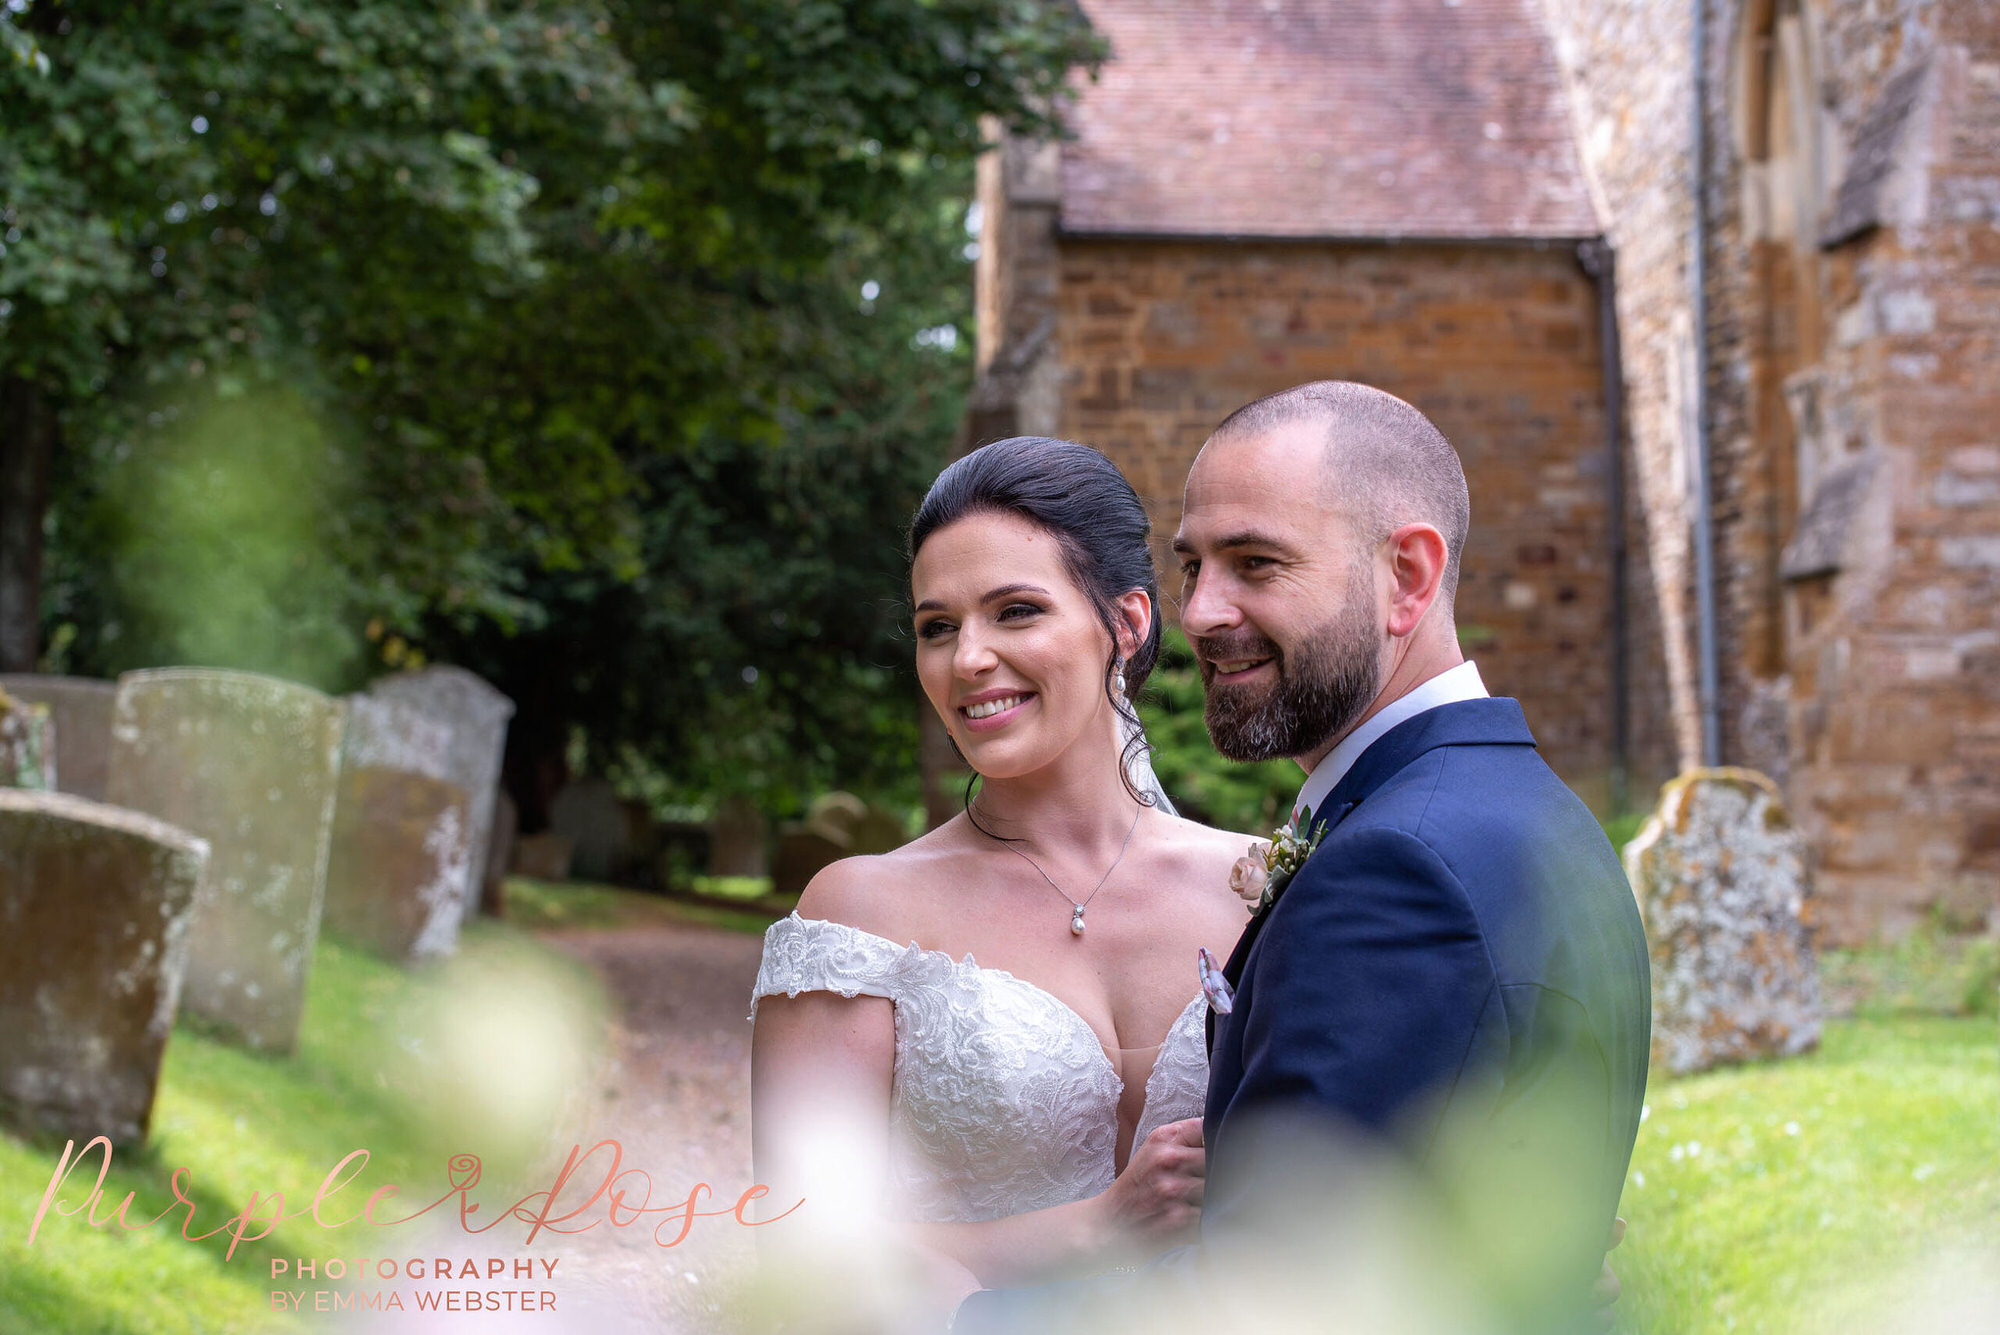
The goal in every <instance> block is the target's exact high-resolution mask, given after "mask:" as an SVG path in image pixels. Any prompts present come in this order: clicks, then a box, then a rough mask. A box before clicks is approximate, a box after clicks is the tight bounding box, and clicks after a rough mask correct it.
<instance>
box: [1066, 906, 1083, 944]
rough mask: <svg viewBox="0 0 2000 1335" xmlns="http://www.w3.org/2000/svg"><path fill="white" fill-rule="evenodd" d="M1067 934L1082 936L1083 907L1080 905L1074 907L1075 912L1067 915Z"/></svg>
mask: <svg viewBox="0 0 2000 1335" xmlns="http://www.w3.org/2000/svg"><path fill="white" fill-rule="evenodd" d="M1069 934H1070V935H1071V936H1082V935H1083V905H1081V904H1079V905H1077V906H1076V912H1074V913H1072V914H1070V915H1069Z"/></svg>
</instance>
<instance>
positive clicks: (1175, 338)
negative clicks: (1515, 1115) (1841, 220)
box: [1053, 237, 1636, 803]
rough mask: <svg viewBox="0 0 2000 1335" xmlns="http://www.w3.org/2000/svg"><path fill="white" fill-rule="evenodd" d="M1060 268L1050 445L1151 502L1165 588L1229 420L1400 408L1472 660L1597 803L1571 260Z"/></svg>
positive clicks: (1254, 246) (1160, 253)
mask: <svg viewBox="0 0 2000 1335" xmlns="http://www.w3.org/2000/svg"><path fill="white" fill-rule="evenodd" d="M1060 251H1061V259H1060V277H1059V281H1058V283H1057V286H1056V310H1057V321H1056V323H1057V328H1058V329H1059V331H1060V335H1059V338H1058V341H1057V346H1056V349H1055V351H1054V354H1053V355H1054V356H1055V357H1056V359H1057V361H1058V365H1059V368H1060V369H1059V384H1060V389H1061V401H1060V410H1059V416H1058V424H1057V425H1058V429H1059V431H1060V432H1061V433H1062V434H1064V435H1068V436H1071V437H1074V438H1076V439H1079V440H1084V441H1088V442H1090V443H1092V444H1094V445H1097V446H1099V447H1100V448H1102V449H1104V450H1105V451H1106V453H1108V454H1109V455H1110V456H1111V457H1112V458H1113V459H1114V460H1116V461H1117V462H1118V464H1119V466H1120V467H1121V468H1123V469H1124V470H1125V472H1126V474H1127V476H1128V477H1130V478H1131V480H1132V483H1133V485H1134V487H1135V488H1136V489H1137V490H1138V491H1139V492H1140V494H1141V496H1142V497H1144V499H1145V501H1146V504H1147V507H1148V509H1149V511H1150V512H1151V514H1152V516H1153V520H1154V525H1155V532H1156V534H1157V541H1158V551H1159V556H1160V561H1161V569H1162V576H1163V587H1164V588H1167V589H1173V588H1177V587H1178V584H1179V578H1178V574H1177V573H1175V566H1174V563H1173V561H1172V559H1171V554H1170V553H1169V552H1168V551H1167V543H1168V542H1169V541H1170V539H1171V537H1172V534H1173V532H1174V529H1175V527H1176V526H1177V524H1178V523H1179V517H1180V502H1181V488H1182V484H1183V482H1184V480H1185V478H1186V476H1187V470H1188V466H1189V464H1190V463H1191V462H1192V461H1193V459H1194V455H1195V452H1196V451H1197V450H1198V449H1199V448H1200V446H1201V443H1202V441H1203V440H1205V439H1206V438H1207V436H1208V433H1209V431H1210V430H1212V429H1213V428H1214V426H1215V424H1216V423H1217V422H1218V421H1220V420H1221V419H1222V418H1223V417H1224V416H1226V415H1227V414H1228V413H1229V412H1230V411H1231V410H1232V409H1234V408H1236V407H1238V406H1240V405H1241V404H1243V403H1246V402H1248V401H1249V400H1251V399H1253V398H1256V397H1258V396H1260V395H1263V394H1267V393H1271V392H1273V391H1275V390H1279V389H1283V388H1286V387H1289V386H1291V385H1295V384H1299V383H1301V382H1303V381H1307V380H1316V379H1327V378H1332V379H1350V380H1361V381H1365V382H1367V383H1369V384H1373V385H1377V386H1380V387H1381V388H1383V389H1386V390H1388V391H1390V392H1391V393H1394V394H1397V395H1400V396H1401V397H1403V398H1406V399H1408V400H1409V401H1410V402H1412V403H1414V404H1416V405H1417V406H1418V407H1419V408H1421V409H1423V410H1424V411H1425V412H1426V413H1428V414H1429V415H1430V416H1431V417H1432V418H1433V419H1434V420H1435V421H1436V422H1437V423H1438V425H1439V427H1440V428H1441V429H1443V431H1444V432H1445V434H1446V435H1447V436H1448V437H1449V438H1450V439H1451V441H1452V442H1453V444H1454V445H1456V446H1457V447H1458V450H1459V453H1460V455H1461V456H1462V458H1463V459H1464V462H1465V468H1466V474H1467V480H1468V485H1469V487H1470V489H1471V494H1472V515H1473V519H1472V532H1471V536H1470V538H1469V541H1468V547H1467V551H1466V553H1465V556H1464V560H1463V563H1462V574H1461V583H1460V591H1459V598H1458V621H1459V625H1460V627H1461V630H1462V633H1463V635H1464V638H1465V640H1466V645H1467V650H1468V653H1469V655H1470V656H1472V657H1473V658H1475V659H1476V661H1477V662H1478V663H1479V665H1480V670H1481V673H1482V674H1483V675H1484V677H1485V679H1486V681H1487V683H1488V685H1489V687H1490V688H1491V689H1492V690H1494V691H1495V692H1496V693H1504V694H1508V695H1514V696H1518V697H1519V698H1520V699H1521V700H1522V703H1523V705H1524V707H1525V708H1526V710H1527V713H1528V719H1529V722H1530V724H1531V726H1532V727H1533V728H1534V729H1535V733H1536V736H1537V738H1538V739H1539V740H1540V742H1541V744H1542V750H1543V753H1544V754H1545V755H1546V756H1547V757H1548V759H1549V761H1550V763H1551V764H1552V765H1554V766H1555V768H1556V769H1557V770H1558V772H1559V773H1561V774H1562V775H1563V776H1564V778H1565V779H1567V780H1569V781H1570V782H1571V783H1572V784H1573V785H1575V786H1577V787H1578V789H1579V791H1582V792H1584V793H1585V795H1586V796H1587V797H1589V798H1591V799H1593V800H1596V801H1599V802H1600V803H1601V802H1602V801H1603V799H1604V796H1605V780H1606V771H1607V766H1608V765H1609V761H1610V740H1611V713H1610V710H1611V703H1610V702H1611V699H1612V691H1611V680H1610V671H1611V669H1610V663H1611V652H1610V633H1611V630H1610V627H1611V597H1610V592H1609V587H1608V579H1609V571H1610V558H1609V552H1608V541H1609V533H1608V523H1607V514H1608V508H1607V498H1608V477H1607V468H1606V456H1605V450H1604V420H1603V384H1602V378H1601V377H1602V372H1601V363H1600V360H1599V353H1598V346H1599V344H1598V328H1597V313H1596V291H1595V287H1594V285H1593V283H1592V282H1591V280H1590V279H1589V278H1588V277H1587V276H1586V275H1585V274H1584V273H1583V271H1582V269H1581V267H1580V266H1579V264H1578V261H1577V257H1576V252H1575V249H1574V247H1573V246H1571V245H1563V244H1555V245H1548V246H1534V245H1526V244H1518V245H1495V244H1451V243H1440V244H1396V245H1384V244H1351V243H1350V244H1339V243H1309V242H1265V243H1257V242H1192V241H1190V242H1177V241H1131V240H1091V239H1083V238H1077V237H1065V238H1063V239H1062V241H1061V243H1060ZM1168 603H1169V608H1168V610H1169V614H1170V615H1171V613H1172V600H1171V599H1168ZM1635 697H1636V693H1635Z"/></svg>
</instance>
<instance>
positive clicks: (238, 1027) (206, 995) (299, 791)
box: [109, 668, 345, 1052]
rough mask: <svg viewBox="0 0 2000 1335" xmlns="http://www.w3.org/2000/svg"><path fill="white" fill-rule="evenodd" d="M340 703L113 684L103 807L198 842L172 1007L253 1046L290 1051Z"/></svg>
mask: <svg viewBox="0 0 2000 1335" xmlns="http://www.w3.org/2000/svg"><path fill="white" fill-rule="evenodd" d="M344 713H345V711H344V708H343V706H342V705H341V703H340V701H338V700H333V699H330V698H328V697H327V696H324V695H321V694H320V693H319V692H318V691H315V690H312V689H311V688H309V687H305V686H299V685H295V684H293V683H291V682H287V681H279V680H277V679H275V678H272V677H262V676H257V675H255V674H253V673H248V672H222V671H217V670H213V669H208V668H162V669H158V670H153V671H146V672H128V673H126V674H125V675H124V676H122V677H120V678H119V679H118V709H117V717H116V721H115V722H114V724H113V726H112V733H111V777H110V793H109V796H110V799H111V801H112V802H113V803H115V804H116V805H118V806H123V807H130V808H132V809H133V810H135V811H143V812H146V813H148V814H149V815H154V816H158V817H160V818H161V819H162V820H166V821H169V822H171V823H173V824H175V825H178V826H180V827H181V828H182V829H185V830H188V831H189V832H191V833H193V834H195V835H197V836H199V837H201V838H203V839H206V840H207V841H208V843H209V848H210V862H209V879H208V892H207V894H205V895H204V896H203V898H202V905H201V908H200V910H199V911H198V912H197V913H196V915H195V923H194V928H193V931H192V943H191V946H190V948H189V952H188V970H187V983H186V990H185V992H184V994H183V998H182V1000H183V1003H184V1005H185V1006H186V1007H187V1009H188V1010H189V1011H190V1012H192V1013H194V1014H197V1015H200V1016H202V1017H204V1018H206V1019H208V1020H211V1021H214V1022H215V1023H217V1024H219V1025H221V1026H223V1027H224V1028H226V1029H228V1030H231V1031H233V1032H234V1034H235V1035H236V1036H238V1037H239V1038H241V1039H242V1040H243V1041H244V1042H245V1043H247V1044H248V1045H249V1046H251V1047H254V1048H260V1049H264V1050H269V1051H279V1052H289V1051H290V1050H291V1049H292V1047H293V1045H294V1043H295V1042H296V1041H297V1038H298V1027H299V1015H300V1012H301V1011H302V1009H303V1008H304V1005H305V989H306V976H307V974H308V972H309V971H310V970H311V967H312V953H313V944H314V942H315V941H316V940H317V939H318V937H319V921H320V909H321V905H322V903H323V902H324V896H325V892H326V863H327V855H328V851H329V847H330V844H331V842H332V828H333V803H334V790H335V786H336V782H337V780H338V777H339V772H340V737H341V728H342V722H343V717H344Z"/></svg>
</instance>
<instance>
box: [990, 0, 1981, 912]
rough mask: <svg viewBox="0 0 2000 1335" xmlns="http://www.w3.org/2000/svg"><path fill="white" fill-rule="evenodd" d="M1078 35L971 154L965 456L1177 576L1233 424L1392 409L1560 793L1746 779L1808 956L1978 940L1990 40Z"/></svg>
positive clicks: (1311, 10) (1924, 0) (1733, 7)
mask: <svg viewBox="0 0 2000 1335" xmlns="http://www.w3.org/2000/svg"><path fill="white" fill-rule="evenodd" d="M1083 8H1084V10H1085V12H1086V13H1088V15H1089V16H1090V18H1091V20H1092V22H1093V24H1094V25H1095V26H1096V27H1097V29H1098V30H1099V32H1100V33H1101V34H1102V35H1103V36H1104V37H1105V39H1106V40H1107V42H1108V44H1109V47H1110V57H1109V59H1108V61H1107V62H1106V64H1105V66H1104V68H1103V70H1102V72H1101V74H1100V76H1099V77H1098V78H1097V79H1096V80H1095V81H1082V82H1080V83H1079V85H1078V90H1077V96H1076V99H1075V102H1074V104H1073V106H1072V107H1071V109H1070V112H1069V118H1068V119H1069V125H1070V134H1069V136H1068V137H1067V138H1066V139H1064V140H1063V141H1061V142H1050V143H1031V142H1021V141H1008V142H1004V143H1002V144H1001V145H1000V146H999V147H998V149H997V150H996V151H995V152H993V153H991V154H989V155H988V156H987V158H986V159H985V160H984V162H983V166H982V171H981V176H980V181H979V204H980V211H981V238H980V242H981V248H980V255H979V260H978V265H977V272H978V318H979V346H978V357H977V362H978V367H979V381H978V385H977V388H976V389H975V392H974V396H973V401H972V405H971V407H970V409H969V412H968V419H967V423H966V429H967V430H966V434H967V440H968V443H976V442H978V441H984V440H989V439H994V438H997V437H1000V436H1004V435H1010V434H1017V433H1023V432H1035V433H1043V434H1050V435H1059V436H1066V437H1070V438H1074V439H1079V440H1084V441H1088V442H1090V443H1092V444H1094V445H1097V446H1099V447H1100V448H1102V449H1104V450H1105V451H1106V452H1107V453H1108V454H1110V455H1111V457H1112V458H1113V459H1114V460H1116V461H1117V462H1118V463H1119V465H1120V466H1121V467H1122V468H1123V469H1124V470H1125V472H1126V474H1127V476H1129V477H1130V478H1131V479H1132V481H1133V484H1134V486H1135V487H1137V489H1138V490H1139V492H1140V494H1141V495H1142V496H1143V497H1144V498H1145V500H1146V503H1147V505H1148V507H1149V509H1150V510H1151V512H1152V515H1153V518H1154V522H1155V527H1156V532H1157V534H1158V541H1159V550H1160V559H1161V565H1162V570H1163V573H1164V572H1165V571H1167V570H1170V569H1171V562H1170V561H1169V560H1168V554H1167V551H1166V542H1167V539H1168V538H1169V537H1170V536H1171V534H1172V532H1173V530H1174V527H1175V525H1176V523H1177V522H1178V519H1179V505H1180V493H1181V484H1182V481H1183V479H1184V478H1185V476H1186V471H1187V467H1188V464H1189V463H1190V462H1191V460H1192V459H1193V456H1194V453H1195V451H1196V450H1197V449H1198V448H1199V447H1200V445H1201V442H1202V441H1203V440H1204V439H1205V438H1206V436H1207V433H1208V431H1209V430H1210V429H1211V428H1212V427H1213V426H1214V424H1215V423H1216V422H1217V421H1219V420H1220V419H1221V418H1222V417H1223V416H1224V415H1225V414H1227V413H1228V412H1229V411H1230V410H1231V409H1233V408H1235V407H1237V406H1238V405H1239V404H1241V403H1243V402H1245V401H1247V400H1249V399H1251V398H1254V397H1256V396H1258V395H1261V394H1264V393H1268V392H1270V391H1273V390H1277V389H1281V388H1284V387H1286V386H1289V385H1293V384H1296V383H1299V382H1301V381H1304V380H1311V379H1319V378H1339V379H1352V380H1362V381H1366V382H1368V383H1371V384H1375V385H1379V386H1381V387H1382V388H1384V389H1387V390H1389V391H1391V392H1393V393H1396V394H1399V395H1401V396H1402V397H1404V398H1406V399H1408V400H1410V401H1411V402H1413V403H1415V404H1416V405H1418V406H1419V407H1420V408H1422V409H1423V410H1424V411H1425V412H1427V413H1428V414H1430V416H1431V417H1432V418H1433V419H1434V420H1435V421H1436V422H1437V423H1438V424H1439V426H1440V427H1442V428H1443V430H1444V431H1445V433H1446V434H1447V435H1448V436H1450V437H1451V439H1452V441H1453V442H1454V444H1456V445H1457V446H1458V448H1459V451H1460V453H1461V455H1462V457H1463V458H1464V460H1465V465H1466V472H1467V476H1468V480H1469V482H1470V485H1471V490H1472V498H1473V533H1472V537H1471V540H1470V542H1469V544H1468V548H1467V551H1466V555H1465V559H1464V569H1463V576H1462V582H1461V590H1460V595H1459V600H1458V614H1459V622H1460V628H1461V635H1462V638H1463V640H1464V642H1465V645H1466V649H1467V652H1468V654H1469V655H1470V656H1472V657H1475V658H1476V659H1477V660H1478V662H1479V664H1480V668H1481V671H1482V673H1483V674H1484V676H1485V677H1486V680H1487V682H1488V684H1489V685H1490V686H1491V687H1492V688H1493V689H1494V690H1495V691H1496V692H1502V693H1506V694H1510V695H1514V696H1517V697H1519V698H1520V699H1521V701H1522V703H1523V705H1524V707H1525V708H1526V709H1527V712H1528V716H1529V721H1530V723H1531V724H1532V725H1533V727H1534V729H1535V731H1536V734H1537V736H1538V738H1539V739H1540V740H1541V743H1542V749H1543V753H1544V754H1545V755H1546V756H1547V757H1548V759H1549V761H1550V763H1551V764H1553V765H1554V766H1555V767H1556V769H1557V770H1558V771H1559V772H1560V773H1561V774H1562V775H1563V777H1564V778H1565V779H1566V780H1568V781H1569V782H1570V783H1571V784H1572V785H1573V786H1574V787H1576V788H1577V789H1578V791H1579V792H1582V793H1583V794H1584V795H1585V796H1586V798H1587V799H1588V800H1590V801H1591V802H1592V803H1593V804H1594V805H1596V806H1598V807H1599V808H1600V809H1602V810H1613V809H1617V808H1620V807H1622V806H1627V805H1630V806H1641V807H1643V806H1646V805H1649V804H1650V801H1651V797H1652V794H1653V792H1654V791H1655V789H1656V787H1657V785H1658V783H1659V782H1661V781H1662V780H1663V779H1665V778H1667V777H1669V776H1671V775H1672V774H1673V773H1675V772H1677V771H1679V770H1681V769H1685V768H1688V767H1691V766H1694V765H1698V764H1703V763H1709V764H1717V763H1720V764H1739V765H1747V766H1751V767H1754V768H1756V769H1760V770H1763V771H1765V772H1767V773H1769V774H1771V775H1772V776H1774V777H1775V778H1776V779H1777V780H1778V781H1779V782H1780V783H1781V784H1782V785H1783V787H1784V789H1785V791H1786V792H1787V794H1788V796H1789V799H1790V803H1791V806H1792V809H1793V812H1794V815H1795V817H1796V819H1797V820H1798V821H1799V822H1800V824H1801V825H1802V827H1803V828H1804V829H1805V831H1806V832H1807V834H1808V835H1809V837H1810V839H1811V841H1812V846H1813V849H1814V854H1815V858H1816V866H1817V878H1818V879H1817V884H1818V886H1819V890H1820V898H1821V904H1820V913H1821V922H1822V927H1823V930H1824V934H1825V939H1828V940H1830V941H1853V940H1861V939H1865V938H1867V937H1868V936H1870V935H1872V934H1875V933H1878V932H1880V933H1888V934H1894V933H1896V932H1898V931H1901V930H1904V929H1906V928H1907V927H1908V926H1909V925H1911V924H1912V923H1913V922H1915V921H1917V920H1918V919H1919V918H1920V917H1922V916H1924V915H1926V914H1931V913H1942V914H1944V915H1945V916H1946V917H1947V918H1948V919H1949V920H1950V921H1952V922H1953V923H1955V924H1959V925H1966V926H1970V925H1977V924H1983V923H1985V922H1987V921H1988V920H1989V917H1991V916H1995V915H1996V914H2000V374H1996V373H2000V5H1996V4H1993V3H1991V0H1706V5H1705V8H1704V7H1703V6H1702V4H1701V3H1700V2H1699V0H1627V2H1626V3H1621V4H1616V5H1607V4H1602V3H1598V0H1083ZM1697 51H1699V52H1700V59H1699V60H1697V59H1696V53H1697ZM1697 108H1699V113H1698V114H1697ZM1176 584H1177V580H1169V581H1168V582H1167V587H1174V586H1175V585H1176ZM1167 610H1168V612H1169V615H1171V612H1172V607H1171V601H1169V607H1168V609H1167Z"/></svg>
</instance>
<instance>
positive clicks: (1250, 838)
mask: <svg viewBox="0 0 2000 1335" xmlns="http://www.w3.org/2000/svg"><path fill="white" fill-rule="evenodd" d="M1166 819H1167V821H1168V825H1167V828H1166V831H1165V833H1164V835H1163V838H1164V839H1165V840H1167V841H1169V842H1170V843H1171V845H1172V846H1173V847H1174V848H1175V850H1176V851H1177V852H1178V853H1180V854H1181V855H1182V856H1184V857H1191V858H1196V859H1198V860H1201V861H1205V862H1219V863H1220V864H1221V865H1222V866H1223V867H1224V869H1225V870H1226V869H1227V867H1228V865H1229V864H1230V863H1232V862H1234V861H1236V859H1238V858H1240V857H1242V856H1243V855H1244V854H1245V853H1246V852H1248V851H1249V848H1250V845H1251V843H1253V842H1254V841H1255V840H1257V839H1258V838H1260V837H1261V836H1258V835H1251V834H1239V833H1238V832H1236V831H1234V830H1218V829H1216V828H1215V827H1214V826H1213V825H1203V824H1202V823H1201V822H1199V821H1192V820H1189V819H1187V818H1186V817H1185V816H1170V817H1167V818H1166Z"/></svg>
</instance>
